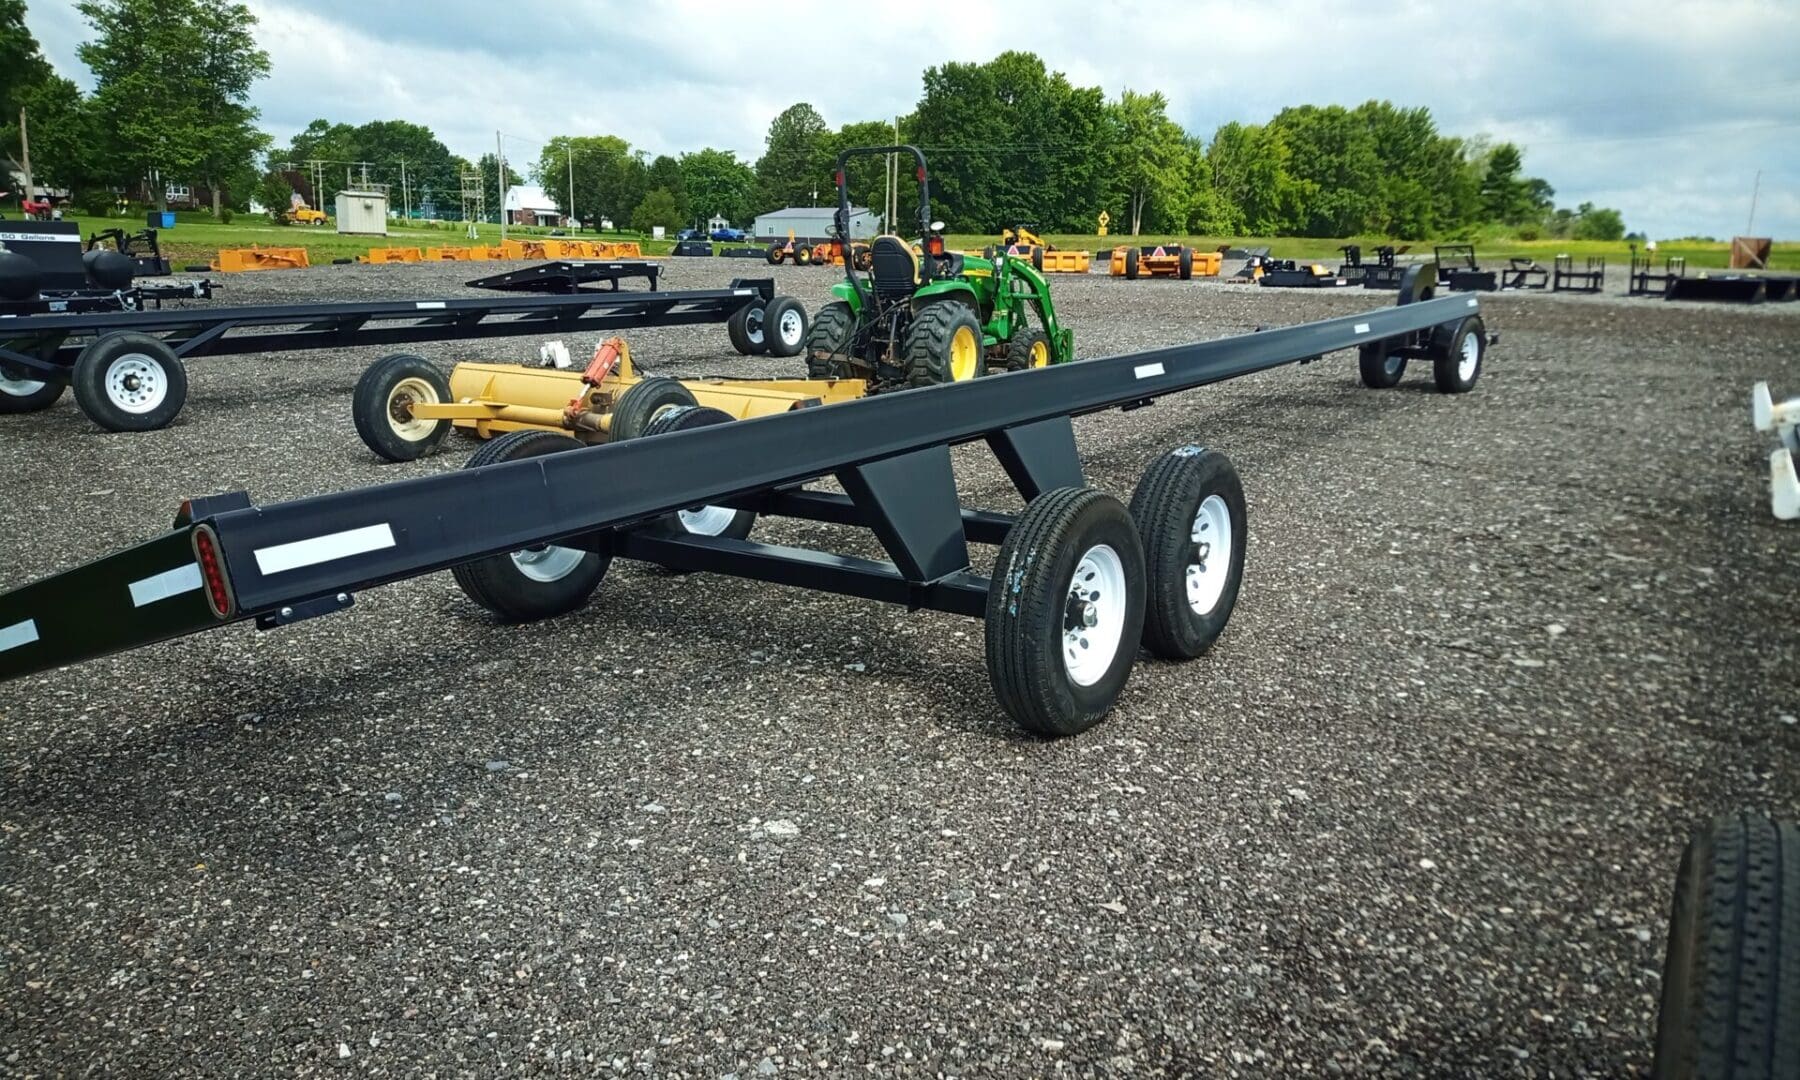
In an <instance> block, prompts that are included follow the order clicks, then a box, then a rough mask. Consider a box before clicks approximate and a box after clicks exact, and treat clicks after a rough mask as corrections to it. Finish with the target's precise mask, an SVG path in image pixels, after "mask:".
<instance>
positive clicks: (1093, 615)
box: [1062, 544, 1126, 686]
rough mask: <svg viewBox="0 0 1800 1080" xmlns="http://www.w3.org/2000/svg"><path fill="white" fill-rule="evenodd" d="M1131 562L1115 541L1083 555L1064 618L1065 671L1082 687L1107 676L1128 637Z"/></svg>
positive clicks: (1070, 581)
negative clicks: (1127, 579)
mask: <svg viewBox="0 0 1800 1080" xmlns="http://www.w3.org/2000/svg"><path fill="white" fill-rule="evenodd" d="M1125 600H1126V596H1125V561H1124V560H1123V559H1121V558H1120V557H1119V553H1118V552H1117V551H1115V550H1113V548H1112V547H1111V546H1110V545H1107V544H1096V545H1094V546H1093V547H1091V548H1089V549H1087V551H1085V552H1083V553H1082V556H1081V559H1080V560H1079V561H1078V562H1076V564H1075V574H1074V576H1073V577H1071V578H1070V579H1069V591H1068V601H1067V605H1066V607H1065V611H1064V617H1063V635H1062V653H1063V670H1065V671H1066V672H1068V675H1069V679H1070V681H1072V682H1074V683H1075V684H1076V685H1077V686H1092V685H1094V684H1095V683H1097V682H1099V681H1100V679H1101V678H1102V677H1103V676H1105V674H1106V672H1107V669H1109V668H1111V667H1112V663H1113V659H1114V657H1116V656H1118V654H1119V643H1120V640H1121V639H1122V638H1123V637H1124V635H1125Z"/></svg>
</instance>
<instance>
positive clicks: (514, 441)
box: [450, 429, 612, 622]
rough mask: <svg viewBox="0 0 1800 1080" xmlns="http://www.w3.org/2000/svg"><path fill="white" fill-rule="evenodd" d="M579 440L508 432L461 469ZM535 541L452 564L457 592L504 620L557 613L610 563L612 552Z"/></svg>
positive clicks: (596, 583)
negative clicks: (469, 561) (507, 550)
mask: <svg viewBox="0 0 1800 1080" xmlns="http://www.w3.org/2000/svg"><path fill="white" fill-rule="evenodd" d="M581 445H582V444H581V443H579V442H576V441H575V440H574V439H572V438H570V437H569V436H567V435H562V434H559V433H557V432H554V431H543V430H536V429H534V430H527V431H509V432H507V433H506V434H504V435H502V436H500V437H499V438H496V439H494V440H493V441H491V442H489V443H487V444H486V445H484V446H483V447H482V448H481V449H479V450H477V451H475V453H474V454H472V455H470V456H469V460H468V463H467V464H465V465H464V466H463V468H465V469H475V468H480V467H481V466H483V465H495V464H498V463H500V462H502V461H518V460H519V459H521V458H528V457H537V456H539V455H541V454H556V453H561V452H563V451H565V450H579V449H581ZM597 546H599V547H601V549H602V550H599V551H587V550H584V549H582V548H577V547H565V546H562V545H558V544H540V545H538V546H536V547H530V548H524V549H522V550H519V551H514V552H511V553H509V554H505V555H490V556H488V557H487V558H485V559H477V560H475V561H474V562H471V563H464V564H463V565H461V566H456V567H452V568H451V570H450V574H451V576H452V577H454V578H455V579H456V584H457V586H458V587H459V588H461V589H462V591H463V594H464V595H465V596H467V597H468V598H469V599H471V600H473V601H475V602H476V603H477V604H479V605H481V606H482V607H484V608H486V609H487V610H488V611H491V612H493V613H494V614H495V615H498V616H500V618H502V619H505V620H506V621H508V622H531V621H533V620H536V619H547V618H549V617H550V616H552V615H562V614H565V613H567V612H570V611H574V610H575V609H576V608H578V607H581V606H582V605H583V604H586V603H587V602H588V598H589V597H590V596H592V595H593V594H594V590H595V589H597V588H599V587H600V579H601V578H604V577H605V576H606V569H607V567H608V566H610V565H611V564H612V553H611V552H610V551H607V550H605V545H603V544H602V545H597Z"/></svg>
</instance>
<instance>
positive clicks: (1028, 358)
mask: <svg viewBox="0 0 1800 1080" xmlns="http://www.w3.org/2000/svg"><path fill="white" fill-rule="evenodd" d="M1053 359H1054V357H1053V355H1052V353H1051V350H1050V339H1049V338H1047V337H1045V336H1044V332H1043V331H1042V330H1020V331H1019V332H1018V333H1016V334H1014V335H1013V336H1012V340H1011V341H1008V342H1007V343H1006V370H1008V371H1026V370H1028V369H1030V368H1040V367H1048V366H1049V365H1050V363H1051V361H1052V360H1053Z"/></svg>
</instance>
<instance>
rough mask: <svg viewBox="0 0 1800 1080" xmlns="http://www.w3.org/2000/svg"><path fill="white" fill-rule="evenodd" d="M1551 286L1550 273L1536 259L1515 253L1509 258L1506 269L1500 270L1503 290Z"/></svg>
mask: <svg viewBox="0 0 1800 1080" xmlns="http://www.w3.org/2000/svg"><path fill="white" fill-rule="evenodd" d="M1549 287H1550V274H1549V272H1548V271H1546V270H1545V269H1544V268H1543V267H1541V266H1539V265H1538V264H1537V260H1536V259H1532V258H1528V257H1520V256H1516V255H1515V256H1514V257H1513V258H1511V259H1509V260H1507V264H1506V269H1505V270H1502V271H1500V288H1501V289H1503V290H1512V289H1547V288H1549Z"/></svg>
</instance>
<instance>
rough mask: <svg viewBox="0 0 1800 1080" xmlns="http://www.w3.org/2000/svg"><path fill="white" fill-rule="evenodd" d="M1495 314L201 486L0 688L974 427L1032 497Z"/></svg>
mask: <svg viewBox="0 0 1800 1080" xmlns="http://www.w3.org/2000/svg"><path fill="white" fill-rule="evenodd" d="M1415 272H1416V271H1415ZM1478 311H1479V305H1478V301H1476V300H1475V299H1474V298H1472V297H1446V298H1443V299H1437V300H1426V301H1422V302H1414V303H1405V302H1403V303H1401V304H1400V305H1398V306H1395V307H1391V308H1384V309H1380V310H1375V311H1368V312H1363V313H1360V314H1356V315H1346V316H1342V317H1339V318H1334V319H1327V320H1324V321H1322V322H1315V323H1305V324H1302V325H1299V326H1291V327H1284V328H1280V329H1274V330H1269V331H1265V332H1261V333H1254V334H1248V335H1242V336H1238V337H1231V338H1222V339H1219V340H1215V341H1206V342H1198V343H1195V344H1190V345H1178V346H1173V347H1170V348H1164V349H1155V350H1151V351H1148V352H1141V353H1132V354H1127V355H1123V356H1115V357H1111V358H1107V359H1099V360H1088V361H1082V362H1078V363H1071V364H1064V365H1058V366H1055V367H1049V368H1040V369H1035V370H1029V371H1021V372H1011V373H1007V374H1003V375H997V376H993V377H990V378H985V379H980V380H976V381H973V382H967V383H956V384H950V385H942V386H934V387H926V388H920V389H915V390H907V391H900V392H896V393H892V394H885V395H881V396H878V397H871V398H864V399H861V400H858V401H851V402H845V403H842V404H838V405H831V406H828V407H824V408H816V409H802V410H798V411H795V412H789V413H780V414H776V415H772V416H765V417H761V418H758V419H753V420H743V421H738V422H735V423H730V424H719V425H716V426H712V427H702V428H695V429H691V430H687V431H681V432H675V433H671V434H668V435H663V436H659V437H657V438H654V439H633V440H629V441H626V442H620V443H607V444H602V445H598V446H592V447H587V448H584V449H580V450H572V451H569V452H566V453H561V454H552V455H547V456H543V457H534V458H529V459H525V460H519V461H512V462H506V463H501V464H496V465H491V466H487V467H484V468H479V469H470V470H462V471H458V472H452V473H445V474H441V475H437V476H428V477H422V478H416V479H410V480H401V481H397V482H393V483H387V484H379V485H375V486H373V487H367V488H361V489H355V490H351V491H343V492H336V493H333V494H328V495H318V496H313V497H310V498H304V499H297V500H294V501H291V502H284V503H275V504H272V505H269V506H260V507H259V506H254V505H252V504H251V503H250V500H249V497H248V496H247V495H245V494H244V493H242V492H236V493H231V494H228V495H219V496H211V497H208V498H204V499H195V500H192V501H191V502H190V503H188V504H184V505H183V507H182V511H181V514H180V516H178V517H177V519H176V525H175V528H174V529H173V531H171V532H167V533H164V534H163V535H161V536H159V537H156V538H154V539H151V540H149V541H146V542H144V543H142V544H139V545H137V546H135V547H132V548H128V549H126V550H125V551H122V552H119V553H116V554H114V555H110V556H106V557H103V558H101V559H98V560H96V561H94V562H91V563H88V564H87V565H85V566H82V567H79V568H77V569H74V570H70V571H66V572H64V573H62V574H57V575H55V576H52V577H49V578H45V579H43V580H40V581H37V582H35V583H32V584H29V585H25V586H23V587H20V588H16V589H14V590H12V591H11V592H8V593H5V594H0V681H3V680H6V679H12V678H17V677H19V676H22V675H26V674H30V673H32V672H37V671H44V670H48V669H50V668H55V667H60V666H62V665H65V664H69V663H73V662H75V661H78V660H84V659H89V658H92V657H96V656H102V655H105V654H107V653H111V652H117V651H120V650H123V649H128V648H133V647H136V646H138V645H144V644H149V643H151V642H154V641H160V640H164V639H166V638H171V637H178V636H181V635H185V634H191V633H196V632H198V631H201V630H206V629H211V628H214V627H217V626H222V625H226V624H228V623H231V622H236V621H238V620H242V619H248V618H255V619H256V620H257V622H258V625H259V626H262V627H263V628H265V629H267V628H272V627H274V626H279V625H283V624H284V623H287V622H292V621H296V620H298V619H301V618H307V617H311V616H314V615H322V614H327V613H330V612H333V611H337V610H341V609H343V608H345V607H348V606H349V605H350V604H351V602H352V594H353V593H354V592H356V591H358V590H361V589H366V588H371V587H373V586H376V585H382V584H386V583H389V582H393V581H399V580H402V579H404V578H409V577H416V576H418V575H421V574H426V573H430V572H432V571H435V570H441V569H444V568H446V567H450V566H456V565H459V564H462V563H465V562H469V561H471V560H474V559H478V558H482V557H485V556H489V555H497V554H502V553H505V552H509V551H516V550H519V549H521V548H527V547H532V546H536V545H541V544H545V543H552V542H554V543H561V544H564V545H567V546H572V547H588V548H597V547H599V546H600V545H603V544H605V543H606V542H607V539H606V536H605V530H608V529H613V528H619V527H624V526H630V525H632V524H633V523H636V522H640V521H644V520H647V519H651V518H655V517H658V516H661V515H664V514H668V513H672V512H674V511H676V510H680V509H684V508H687V507H692V506H698V505H702V504H708V503H723V502H727V501H729V500H732V499H734V498H741V497H745V496H750V495H754V494H757V493H763V494H768V493H772V492H776V491H777V490H779V489H784V488H787V487H789V486H791V485H795V484H799V483H804V482H805V481H808V480H812V479H815V478H818V477H821V476H827V475H832V474H838V475H840V476H842V475H844V474H846V472H847V471H848V472H855V471H858V470H860V471H861V472H862V473H863V474H864V475H869V474H873V473H877V472H882V473H886V474H889V475H891V476H892V477H894V478H896V479H895V482H896V483H898V484H899V485H900V486H901V487H904V486H906V485H907V484H908V483H911V481H910V480H908V479H907V478H906V477H907V475H908V472H909V468H910V466H912V465H914V464H918V463H919V462H920V461H921V460H922V459H923V458H925V457H929V456H930V455H933V454H941V455H942V457H941V465H942V470H943V478H944V479H945V480H948V479H949V471H948V470H949V464H950V462H949V457H948V451H947V448H948V447H949V446H951V445H954V444H959V443H964V442H970V441H973V440H975V439H982V438H985V439H986V440H987V441H988V442H989V444H990V445H992V446H993V448H994V450H995V452H996V454H997V455H998V456H999V457H1000V459H1001V462H1002V464H1003V465H1005V466H1006V469H1007V471H1008V473H1009V474H1010V475H1012V476H1013V478H1014V480H1015V482H1016V483H1017V484H1018V486H1019V487H1020V489H1021V491H1023V492H1024V494H1025V495H1026V497H1027V498H1032V497H1035V496H1036V495H1037V494H1038V493H1039V492H1040V491H1042V490H1046V489H1048V488H1050V487H1056V486H1061V485H1062V484H1066V483H1071V482H1074V483H1079V482H1080V462H1079V458H1078V456H1077V454H1076V447H1075V442H1074V433H1073V429H1072V428H1071V426H1070V417H1073V416H1076V415H1081V414H1084V413H1091V412H1097V411H1100V410H1103V409H1111V408H1120V407H1127V408H1129V407H1136V406H1139V405H1143V404H1148V403H1149V401H1150V400H1151V399H1154V398H1157V397H1161V396H1163V395H1166V394H1172V393H1176V392H1179V391H1182V390H1189V389H1193V388H1195V387H1200V386H1205V385H1208V384H1211V383H1216V382H1221V381H1224V380H1226V379H1233V378H1237V377H1239V376H1243V375H1249V374H1252V373H1254V372H1258V371H1263V370H1266V369H1269V368H1274V367H1278V366H1281V365H1284V364H1290V363H1297V362H1305V361H1308V360H1312V359H1315V358H1317V357H1319V356H1320V355H1322V354H1324V353H1328V352H1333V351H1337V350H1340V349H1348V348H1353V347H1356V346H1359V345H1363V344H1366V343H1370V342H1375V341H1390V342H1391V341H1393V340H1395V339H1405V338H1408V337H1409V336H1410V335H1414V334H1417V333H1418V332H1420V331H1427V330H1430V329H1432V328H1434V327H1438V326H1456V325H1458V324H1460V322H1461V321H1462V320H1463V319H1464V318H1466V317H1468V316H1470V315H1474V314H1476V313H1477V312H1478ZM901 459H904V460H901ZM933 460H936V459H933ZM881 462H887V464H886V465H878V464H875V463H881ZM895 466H907V467H902V468H895ZM886 495H887V496H888V497H887V498H884V493H882V492H876V493H875V495H874V501H875V502H876V503H883V502H886V503H887V505H885V506H877V507H876V509H878V510H881V511H883V512H884V513H885V512H887V511H892V513H891V514H890V515H889V533H888V535H886V536H884V537H883V540H884V543H888V542H889V540H890V539H892V540H894V543H889V547H890V550H892V549H893V547H894V546H895V545H896V544H899V545H900V546H905V545H906V544H907V542H908V537H907V536H906V535H904V534H906V533H907V531H908V529H909V523H908V522H907V521H906V518H907V517H908V515H909V514H914V515H916V514H920V513H922V512H923V510H922V508H921V506H920V504H919V503H917V502H916V501H912V502H909V501H908V499H909V496H910V493H909V492H906V491H889V492H887V493H886ZM950 496H951V499H952V502H953V501H954V491H953V489H952V491H951V492H950ZM952 528H953V529H955V530H956V531H958V532H960V531H961V528H962V526H961V525H960V524H954V525H952ZM927 539H929V538H927ZM942 554H943V551H942V550H941V549H940V550H938V551H936V552H935V553H934V552H932V551H928V550H924V549H923V547H921V548H920V554H919V557H917V558H911V557H909V558H905V559H900V558H897V560H896V561H897V563H898V565H899V569H900V570H901V571H902V572H903V575H902V576H903V578H904V580H906V581H907V582H910V583H913V584H917V585H920V586H924V587H930V586H933V585H935V584H937V583H940V582H943V581H945V580H946V579H947V578H949V577H955V576H958V575H960V576H961V577H965V578H966V577H967V576H968V575H967V574H966V571H967V565H968V564H967V558H966V554H964V555H962V556H960V557H961V559H962V562H961V564H960V565H955V566H951V565H948V564H947V563H946V560H945V559H944V558H942V557H939V556H941V555H942ZM949 561H951V562H954V561H955V557H954V556H953V557H952V558H951V559H950V560H949Z"/></svg>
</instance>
